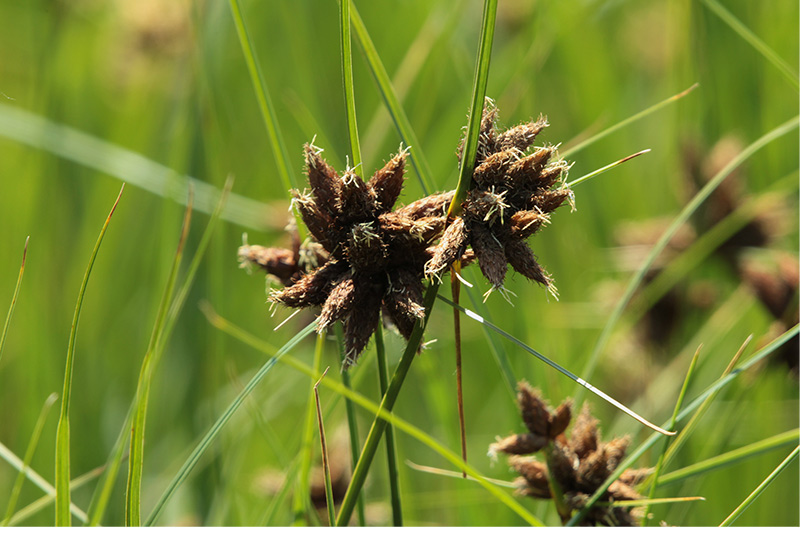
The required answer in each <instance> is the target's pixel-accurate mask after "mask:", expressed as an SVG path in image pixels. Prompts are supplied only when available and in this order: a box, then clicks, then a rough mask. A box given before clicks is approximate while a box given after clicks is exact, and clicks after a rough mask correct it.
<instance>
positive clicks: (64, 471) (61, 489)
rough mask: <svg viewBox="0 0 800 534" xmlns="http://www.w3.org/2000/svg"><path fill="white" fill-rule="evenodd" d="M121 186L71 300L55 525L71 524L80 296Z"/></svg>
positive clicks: (58, 450)
mask: <svg viewBox="0 0 800 534" xmlns="http://www.w3.org/2000/svg"><path fill="white" fill-rule="evenodd" d="M124 190H125V184H122V187H121V188H120V190H119V195H117V200H115V201H114V205H113V206H112V207H111V212H110V213H109V214H108V217H106V221H105V223H104V224H103V228H102V229H101V230H100V235H99V236H98V238H97V242H96V243H95V245H94V249H93V250H92V255H91V257H90V258H89V265H88V266H87V267H86V273H85V274H84V276H83V281H82V282H81V287H80V289H79V290H78V301H77V303H76V304H75V315H74V316H73V318H72V327H71V328H70V332H69V344H68V345H67V361H66V365H65V366H64V367H65V370H64V392H63V394H62V396H61V415H60V418H59V420H58V429H57V431H56V484H55V486H56V526H67V527H68V526H70V525H71V524H72V516H71V515H70V504H71V500H70V487H69V460H70V440H69V406H70V399H71V396H72V368H73V366H74V362H75V339H76V336H77V333H78V321H79V319H80V317H81V307H82V306H83V296H84V295H85V294H86V286H87V285H88V283H89V275H90V274H92V267H94V261H95V258H97V252H98V251H99V250H100V244H101V243H102V242H103V237H104V236H105V235H106V230H107V229H108V224H109V223H110V222H111V216H112V215H114V210H115V209H116V208H117V204H118V203H119V199H120V197H122V192H123V191H124Z"/></svg>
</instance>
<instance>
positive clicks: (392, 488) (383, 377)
mask: <svg viewBox="0 0 800 534" xmlns="http://www.w3.org/2000/svg"><path fill="white" fill-rule="evenodd" d="M375 352H376V353H377V355H378V357H377V358H376V359H377V361H378V382H379V384H378V385H379V387H380V392H381V397H383V396H384V395H386V390H387V389H388V388H389V370H388V369H387V366H386V347H385V345H384V343H383V327H381V325H380V323H378V328H377V329H376V330H375ZM357 461H358V459H356V462H357ZM353 465H355V462H354V464H353ZM386 467H387V470H388V473H389V500H390V501H391V503H392V526H395V527H402V526H403V505H402V501H401V500H400V477H399V476H398V472H397V451H396V444H395V439H394V429H393V428H392V425H389V426H387V427H386Z"/></svg>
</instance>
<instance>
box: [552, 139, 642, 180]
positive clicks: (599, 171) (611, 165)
mask: <svg viewBox="0 0 800 534" xmlns="http://www.w3.org/2000/svg"><path fill="white" fill-rule="evenodd" d="M648 152H650V149H649V148H646V149H644V150H640V151H639V152H637V153H635V154H631V155H630V156H626V157H624V158H622V159H620V160H617V161H615V162H614V163H609V164H608V165H606V166H605V167H601V168H599V169H597V170H596V171H592V172H590V173H589V174H585V175H583V176H581V177H580V178H577V179H575V180H572V181H571V182H570V183H568V184H567V187H570V188H572V187H575V186H576V185H580V184H582V183H583V182H585V181H587V180H591V179H592V178H595V177H597V176H600V175H601V174H603V173H604V172H607V171H610V170H611V169H613V168H615V167H618V166H620V165H622V164H623V163H625V162H626V161H629V160H632V159H633V158H635V157H637V156H641V155H642V154H647V153H648Z"/></svg>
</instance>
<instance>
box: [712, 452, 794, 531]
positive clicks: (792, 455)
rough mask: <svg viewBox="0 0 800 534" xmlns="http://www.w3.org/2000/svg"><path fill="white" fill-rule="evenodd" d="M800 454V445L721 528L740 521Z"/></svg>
mask: <svg viewBox="0 0 800 534" xmlns="http://www.w3.org/2000/svg"><path fill="white" fill-rule="evenodd" d="M798 454H800V445H798V446H797V447H795V449H794V450H793V451H792V452H790V453H789V456H787V457H786V458H785V459H784V460H783V461H782V462H781V463H780V464H779V465H778V467H776V468H775V470H774V471H772V473H770V474H769V476H768V477H767V478H765V479H764V481H763V482H762V483H761V484H759V485H758V487H757V488H756V489H754V490H753V492H752V493H751V494H750V495H748V496H747V498H746V499H745V500H744V501H742V504H740V505H739V506H737V507H736V509H735V510H734V511H733V512H731V515H729V516H728V517H726V518H725V520H724V521H723V522H722V523H720V524H719V526H721V527H727V526H730V525H731V524H733V522H734V521H736V519H738V517H739V516H740V515H742V513H743V512H744V511H745V510H747V508H748V507H749V506H750V505H751V504H753V501H755V500H756V499H758V498H759V497H760V496H761V494H762V493H764V490H765V489H767V486H769V485H770V484H772V481H773V480H775V479H776V478H777V477H778V475H780V474H781V473H782V472H783V470H784V469H786V467H787V466H788V465H789V464H790V463H792V462H793V461H794V460H796V459H797V456H798Z"/></svg>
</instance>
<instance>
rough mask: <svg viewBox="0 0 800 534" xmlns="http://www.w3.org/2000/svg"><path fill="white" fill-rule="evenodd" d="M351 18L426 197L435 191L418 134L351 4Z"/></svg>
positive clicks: (359, 17)
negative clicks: (408, 149)
mask: <svg viewBox="0 0 800 534" xmlns="http://www.w3.org/2000/svg"><path fill="white" fill-rule="evenodd" d="M350 19H351V21H352V23H353V29H354V30H355V32H356V38H357V39H358V43H359V44H360V45H361V49H362V50H363V51H364V56H365V57H366V59H367V65H369V69H370V72H371V73H372V77H373V78H374V79H375V83H376V84H377V86H378V90H379V91H380V93H381V97H383V101H384V103H385V104H386V109H387V110H389V114H390V115H391V116H392V120H393V121H394V124H395V127H396V128H397V132H398V133H399V134H400V139H402V141H403V144H405V145H406V146H407V147H411V148H412V149H413V150H411V151H410V157H411V165H412V166H413V167H414V170H415V171H416V173H417V176H418V178H419V182H420V186H421V187H422V191H423V194H425V195H429V194H430V193H432V192H433V191H434V190H435V189H436V186H435V184H434V182H433V179H432V176H433V173H431V170H430V167H429V166H428V162H427V160H426V159H425V157H424V156H423V155H422V148H421V145H420V143H419V140H418V139H417V134H415V133H414V129H413V128H412V127H411V121H409V120H408V116H407V115H406V112H405V110H404V109H403V106H402V105H401V104H400V100H398V98H397V95H396V94H395V91H394V88H393V87H392V82H391V80H390V79H389V75H388V74H387V73H386V68H385V67H384V66H383V62H382V61H381V58H380V56H379V55H378V51H377V50H376V49H375V45H374V44H373V42H372V38H371V37H370V36H369V33H368V32H367V27H366V26H365V25H364V21H363V20H361V16H360V15H359V14H358V10H357V9H356V6H355V5H352V2H351V6H350Z"/></svg>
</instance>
